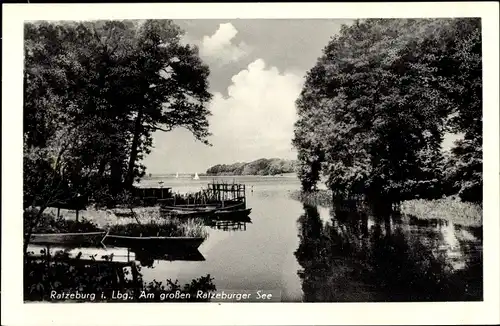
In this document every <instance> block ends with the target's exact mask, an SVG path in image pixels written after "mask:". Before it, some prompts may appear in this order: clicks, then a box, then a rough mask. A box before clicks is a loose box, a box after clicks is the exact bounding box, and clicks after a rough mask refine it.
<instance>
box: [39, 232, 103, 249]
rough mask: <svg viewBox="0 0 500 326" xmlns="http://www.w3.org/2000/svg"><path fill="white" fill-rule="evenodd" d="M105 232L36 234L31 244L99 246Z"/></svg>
mask: <svg viewBox="0 0 500 326" xmlns="http://www.w3.org/2000/svg"><path fill="white" fill-rule="evenodd" d="M105 234H106V232H104V231H100V232H82V233H35V234H32V235H31V237H30V244H38V245H78V246H84V245H99V244H100V242H101V240H102V238H103V236H104V235H105Z"/></svg>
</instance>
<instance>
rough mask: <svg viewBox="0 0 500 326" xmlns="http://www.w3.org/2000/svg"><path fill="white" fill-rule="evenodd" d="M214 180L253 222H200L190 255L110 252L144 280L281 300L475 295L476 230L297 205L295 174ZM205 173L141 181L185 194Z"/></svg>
mask: <svg viewBox="0 0 500 326" xmlns="http://www.w3.org/2000/svg"><path fill="white" fill-rule="evenodd" d="M217 179H218V180H224V181H226V182H232V181H233V180H234V181H235V182H237V183H244V184H246V186H247V207H249V208H252V212H251V214H250V219H251V223H240V224H239V225H226V226H219V227H218V228H217V227H208V226H207V228H208V229H209V237H208V239H207V240H205V242H204V243H203V244H202V245H201V246H200V247H199V252H196V253H193V254H191V255H190V256H189V257H170V260H158V259H156V258H154V259H153V261H151V259H149V262H148V263H147V264H146V261H147V260H148V257H139V255H138V254H137V255H136V254H134V253H132V256H130V257H127V254H128V253H127V251H126V249H123V250H122V252H121V253H120V252H118V253H117V254H116V257H117V258H116V259H120V258H119V257H121V258H123V257H127V259H129V258H132V259H136V260H139V261H141V262H142V264H143V267H142V270H141V273H142V274H143V278H144V280H145V281H152V280H157V281H165V280H166V279H171V280H175V279H177V280H178V281H179V282H180V284H185V283H190V282H191V280H193V279H196V278H199V277H201V276H205V275H207V274H210V275H211V276H212V277H213V279H214V283H215V285H216V287H217V289H219V290H280V291H281V295H282V301H294V302H297V301H308V302H320V301H329V302H343V301H422V300H431V301H437V300H444V301H450V300H461V301H462V300H482V291H483V290H482V232H481V231H482V229H481V228H467V227H462V226H459V225H454V224H453V223H450V222H447V221H443V220H418V219H415V218H406V217H405V218H395V217H389V216H385V217H382V218H375V217H373V216H366V215H358V214H354V213H350V212H342V211H335V210H332V209H330V208H327V207H321V206H309V205H305V204H303V203H301V202H299V201H297V200H295V199H293V196H292V194H293V193H294V192H295V191H297V190H298V189H299V188H300V184H299V181H298V180H297V179H296V177H295V176H282V177H254V176H249V177H246V176H245V177H243V176H242V177H217ZM213 180H214V178H213V177H200V180H196V181H195V180H192V179H191V178H188V177H180V178H173V177H156V178H155V177H153V178H149V179H146V180H144V181H143V182H142V186H158V182H160V181H163V186H164V187H172V188H173V191H174V192H181V193H186V192H194V191H198V190H200V188H202V187H206V185H207V184H208V183H210V182H212V181H213ZM81 250H84V249H77V251H81ZM108 250H109V249H108ZM114 250H115V251H114V252H115V253H116V252H117V251H116V248H115V249H114ZM89 253H90V254H92V250H90V251H89Z"/></svg>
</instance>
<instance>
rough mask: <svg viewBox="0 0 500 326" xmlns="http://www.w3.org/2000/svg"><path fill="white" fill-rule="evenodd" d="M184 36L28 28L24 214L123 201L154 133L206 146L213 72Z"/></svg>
mask: <svg viewBox="0 0 500 326" xmlns="http://www.w3.org/2000/svg"><path fill="white" fill-rule="evenodd" d="M181 36H182V31H181V30H180V29H179V27H177V26H176V25H175V24H173V23H172V22H171V21H166V20H161V21H144V22H141V21H99V22H71V23H67V22H64V23H62V22H58V23H47V22H37V23H27V24H26V25H25V71H24V98H25V102H24V141H25V142H24V155H25V160H24V194H25V197H24V206H25V209H29V207H32V206H37V207H39V211H38V216H41V214H42V213H43V210H44V209H45V208H46V207H48V206H50V205H54V204H55V203H58V202H61V201H62V202H68V201H72V200H74V198H75V197H78V196H79V197H85V196H92V197H94V200H97V201H101V202H106V201H107V200H108V199H113V198H115V199H116V198H119V197H120V196H121V195H122V193H123V192H124V190H130V188H131V187H132V184H133V182H134V179H135V178H137V177H141V176H142V175H143V173H144V167H142V166H141V165H140V160H141V159H142V158H143V156H144V155H146V154H147V153H149V151H150V149H151V147H152V146H153V142H152V133H153V132H154V131H156V130H163V131H169V130H171V129H173V128H175V127H185V128H187V129H189V130H190V131H191V132H192V133H193V135H194V136H195V137H196V138H197V139H199V140H200V141H202V142H204V143H206V144H208V142H207V140H206V137H207V136H208V135H209V132H208V121H207V116H208V115H209V114H210V112H209V111H208V109H207V108H206V104H207V102H208V101H209V100H210V98H211V95H210V94H209V93H208V91H207V88H208V82H207V78H208V74H209V70H208V67H207V66H206V65H204V64H203V63H202V62H201V60H200V59H199V57H198V53H197V49H196V48H195V47H192V46H190V45H183V44H181ZM37 219H38V218H35V219H34V225H36V221H37Z"/></svg>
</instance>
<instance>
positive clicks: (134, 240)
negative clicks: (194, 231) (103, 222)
mask: <svg viewBox="0 0 500 326" xmlns="http://www.w3.org/2000/svg"><path fill="white" fill-rule="evenodd" d="M204 240H205V239H204V238H201V237H130V236H124V235H109V234H108V235H106V236H105V237H104V239H103V240H102V242H103V243H104V244H105V245H110V246H114V247H122V248H153V247H162V248H169V247H170V248H175V249H180V248H186V249H197V248H198V247H199V246H200V245H201V244H202V243H203V241H204Z"/></svg>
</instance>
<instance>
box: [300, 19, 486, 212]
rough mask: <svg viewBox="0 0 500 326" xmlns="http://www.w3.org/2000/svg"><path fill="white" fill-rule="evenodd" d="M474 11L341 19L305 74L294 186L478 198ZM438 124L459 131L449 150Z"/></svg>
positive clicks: (396, 197) (394, 197)
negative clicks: (453, 15) (455, 15)
mask: <svg viewBox="0 0 500 326" xmlns="http://www.w3.org/2000/svg"><path fill="white" fill-rule="evenodd" d="M481 72H482V71H481V26H480V20H479V19H434V20H430V19H410V20H407V19H368V20H364V21H356V22H355V23H354V24H353V25H352V26H349V27H347V26H343V27H342V29H341V31H340V33H339V35H336V36H334V37H333V38H332V39H331V41H330V42H329V43H328V45H327V46H326V47H325V49H324V50H323V56H322V57H321V58H319V60H318V62H317V64H316V66H315V67H313V68H312V69H311V70H310V71H309V72H308V74H307V78H306V83H305V85H304V88H303V90H302V93H301V95H300V97H299V99H298V100H297V107H298V115H299V120H298V121H297V122H296V126H295V127H296V128H295V137H294V139H293V143H294V146H295V147H296V148H297V150H298V158H299V171H298V175H299V178H300V179H301V182H302V186H303V189H304V190H305V191H311V190H314V189H315V186H316V183H317V182H318V180H319V177H320V175H321V174H324V175H325V177H326V183H327V186H328V187H329V189H331V190H332V191H333V192H334V193H335V195H336V196H340V197H349V196H353V195H354V196H358V195H362V196H365V198H368V199H371V201H372V202H379V203H381V202H383V203H388V204H390V203H391V202H400V201H402V200H406V199H411V198H415V197H420V198H438V197H440V196H442V195H444V194H452V193H458V194H459V195H460V196H461V197H462V199H464V200H471V201H481V200H482V195H481V188H482V111H481V108H482V97H481V94H482V84H481ZM446 132H452V133H457V134H464V135H465V136H464V139H463V140H461V141H459V142H457V144H456V147H455V148H454V149H453V150H452V152H451V153H450V155H448V156H445V155H443V152H442V149H441V144H442V141H443V137H444V135H445V133H446Z"/></svg>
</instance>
